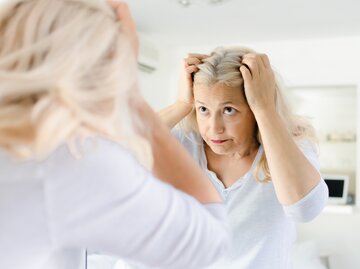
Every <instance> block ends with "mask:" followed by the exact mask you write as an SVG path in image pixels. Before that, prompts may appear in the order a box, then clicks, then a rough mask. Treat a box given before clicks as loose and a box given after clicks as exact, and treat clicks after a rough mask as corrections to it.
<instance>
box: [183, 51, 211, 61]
mask: <svg viewBox="0 0 360 269" xmlns="http://www.w3.org/2000/svg"><path fill="white" fill-rule="evenodd" d="M207 57H209V55H206V54H199V53H188V54H187V56H186V58H198V59H199V60H203V59H205V58H207Z"/></svg>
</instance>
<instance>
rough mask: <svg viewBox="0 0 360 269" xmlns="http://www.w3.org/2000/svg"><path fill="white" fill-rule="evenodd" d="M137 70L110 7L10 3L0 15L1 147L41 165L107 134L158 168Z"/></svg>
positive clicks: (99, 2) (39, 0)
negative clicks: (136, 104) (79, 142)
mask: <svg viewBox="0 0 360 269" xmlns="http://www.w3.org/2000/svg"><path fill="white" fill-rule="evenodd" d="M136 68H137V66H136V59H135V55H134V53H133V51H132V49H131V46H130V43H129V40H128V38H127V37H126V36H125V34H124V33H123V31H122V29H121V22H119V21H118V20H117V18H116V15H115V13H114V11H113V10H112V9H111V8H110V6H109V5H108V4H107V3H106V2H105V1H103V0H14V1H9V2H8V3H7V4H6V5H5V6H3V7H2V8H1V9H0V146H1V147H3V148H5V149H6V150H7V151H9V152H10V153H11V154H14V155H16V156H18V157H20V158H37V159H38V158H44V157H46V156H48V155H49V154H50V153H51V152H52V151H54V150H55V149H56V148H57V147H58V146H59V145H60V144H63V143H66V144H68V145H71V144H73V142H74V140H76V138H79V137H88V136H97V135H100V136H103V137H106V138H108V139H111V140H113V141H117V142H126V144H127V145H128V147H130V148H131V149H132V150H133V151H134V152H135V155H137V157H138V158H139V159H140V161H141V162H142V163H143V164H144V165H145V166H147V167H151V165H152V154H151V147H150V143H149V142H148V139H147V136H146V131H145V123H144V122H143V121H142V119H141V118H140V116H139V115H138V113H136V112H135V111H134V110H133V104H132V103H133V102H132V100H134V98H136V94H137V84H136V81H137V77H136V73H137V69H136ZM140 134H141V135H140Z"/></svg>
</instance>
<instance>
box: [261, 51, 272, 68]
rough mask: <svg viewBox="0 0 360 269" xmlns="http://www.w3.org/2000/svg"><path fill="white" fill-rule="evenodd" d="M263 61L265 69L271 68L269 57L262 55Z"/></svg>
mask: <svg viewBox="0 0 360 269" xmlns="http://www.w3.org/2000/svg"><path fill="white" fill-rule="evenodd" d="M260 57H261V61H262V63H263V65H264V67H265V68H271V65H270V61H269V57H268V56H267V55H266V54H260Z"/></svg>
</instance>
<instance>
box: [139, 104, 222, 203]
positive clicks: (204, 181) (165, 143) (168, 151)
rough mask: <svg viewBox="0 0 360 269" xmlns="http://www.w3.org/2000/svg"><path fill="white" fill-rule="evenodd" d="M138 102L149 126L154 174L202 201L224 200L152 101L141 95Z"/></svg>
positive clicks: (140, 111)
mask: <svg viewBox="0 0 360 269" xmlns="http://www.w3.org/2000/svg"><path fill="white" fill-rule="evenodd" d="M136 106H137V109H138V111H139V113H140V115H141V116H142V117H143V118H144V120H146V122H147V126H148V128H149V130H150V134H151V138H150V142H151V146H152V150H153V157H154V166H153V173H154V175H155V176H156V177H157V178H159V179H160V180H162V181H165V182H167V183H169V184H171V185H173V186H174V187H175V188H177V189H179V190H181V191H184V192H186V193H188V194H190V195H191V196H193V197H195V198H196V199H197V200H198V201H200V202H201V203H216V202H222V199H221V198H220V195H219V194H218V192H217V191H216V189H215V187H214V186H213V185H212V183H211V181H210V180H209V179H208V178H207V177H206V175H205V174H204V173H203V172H202V170H201V169H200V167H199V166H198V165H197V164H196V163H195V161H194V160H193V159H192V158H191V156H190V155H189V154H188V153H187V151H186V150H185V149H184V148H183V146H182V145H181V144H180V143H179V142H178V141H177V140H176V138H175V137H174V136H173V135H171V133H170V131H169V129H168V128H167V127H166V126H165V125H164V124H163V123H162V122H161V120H160V119H159V117H158V116H157V115H156V113H155V112H154V111H153V110H152V109H151V108H150V107H149V105H148V104H147V103H146V102H144V101H143V100H142V99H141V98H138V99H137V105H136Z"/></svg>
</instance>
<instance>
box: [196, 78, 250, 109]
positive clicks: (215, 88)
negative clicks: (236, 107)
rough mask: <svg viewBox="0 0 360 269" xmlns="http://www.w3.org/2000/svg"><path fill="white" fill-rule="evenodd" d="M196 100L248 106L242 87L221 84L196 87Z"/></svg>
mask: <svg viewBox="0 0 360 269" xmlns="http://www.w3.org/2000/svg"><path fill="white" fill-rule="evenodd" d="M194 98H195V101H200V102H203V103H214V102H215V103H222V102H232V103H235V104H245V105H247V102H246V100H245V96H244V92H243V90H242V89H241V88H240V87H229V86H226V85H223V84H219V83H216V84H214V85H211V86H207V85H195V87H194Z"/></svg>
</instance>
